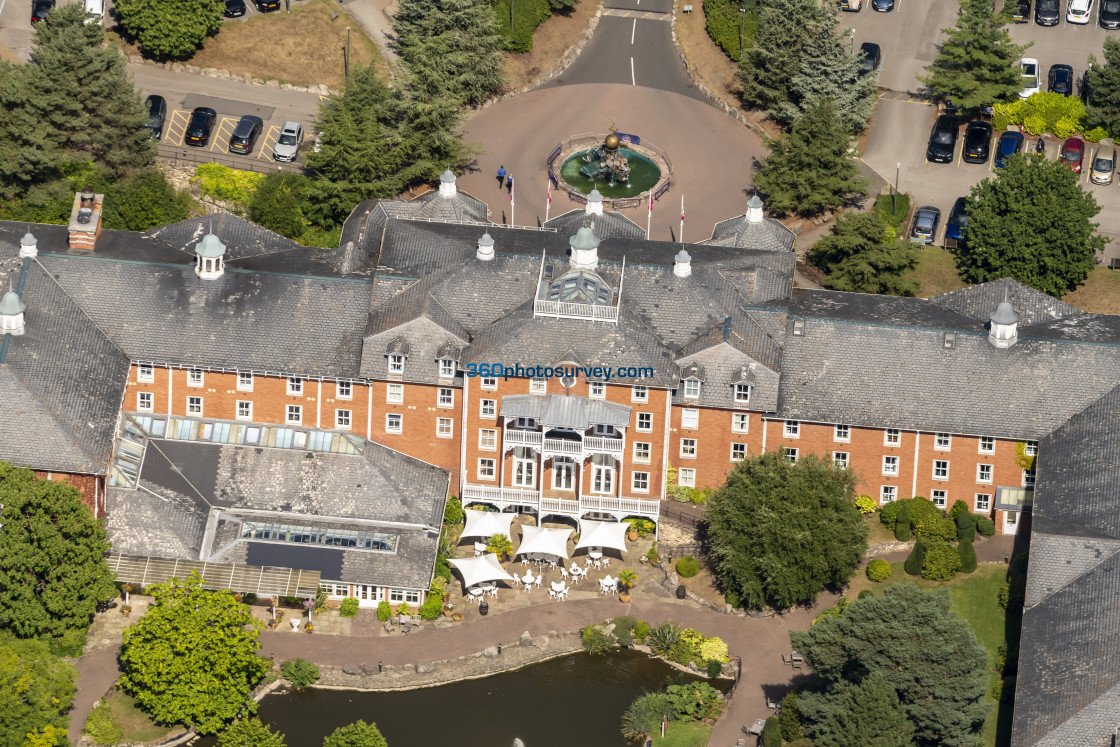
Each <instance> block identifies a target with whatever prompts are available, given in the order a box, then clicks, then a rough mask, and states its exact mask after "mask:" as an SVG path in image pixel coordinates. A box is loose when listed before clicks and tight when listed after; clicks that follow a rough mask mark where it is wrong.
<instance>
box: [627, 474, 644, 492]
mask: <svg viewBox="0 0 1120 747" xmlns="http://www.w3.org/2000/svg"><path fill="white" fill-rule="evenodd" d="M630 489H631V490H632V491H634V492H635V493H648V492H649V473H648V472H631V473H630Z"/></svg>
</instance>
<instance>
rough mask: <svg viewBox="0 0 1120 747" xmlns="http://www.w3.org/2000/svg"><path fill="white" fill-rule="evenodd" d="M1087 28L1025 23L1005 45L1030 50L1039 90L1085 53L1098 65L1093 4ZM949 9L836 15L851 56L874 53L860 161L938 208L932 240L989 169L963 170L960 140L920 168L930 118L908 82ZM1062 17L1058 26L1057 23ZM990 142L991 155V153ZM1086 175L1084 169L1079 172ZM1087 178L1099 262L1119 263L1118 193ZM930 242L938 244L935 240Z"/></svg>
mask: <svg viewBox="0 0 1120 747" xmlns="http://www.w3.org/2000/svg"><path fill="white" fill-rule="evenodd" d="M1094 6H1095V7H1094V12H1093V13H1094V14H1093V19H1092V22H1091V23H1089V24H1087V25H1084V26H1079V25H1076V24H1070V23H1067V22H1065V21H1064V20H1063V21H1061V22H1059V24H1058V25H1057V26H1052V27H1042V26H1038V25H1037V24H1035V23H1034V22H1033V20H1032V21H1031V22H1030V23H1025V24H1013V25H1012V26H1010V27H1009V28H1010V33H1011V36H1012V38H1013V39H1014V40H1015V42H1016V43H1018V44H1026V43H1028V42H1031V43H1033V44H1032V46H1031V47H1030V48H1029V49H1028V50H1027V51H1026V52H1024V53H1023V54H1024V56H1025V57H1033V58H1035V59H1037V60H1038V61H1039V66H1040V68H1041V75H1042V81H1043V89H1044V90H1045V81H1046V72H1047V71H1048V70H1049V69H1050V66H1051V65H1054V64H1067V65H1072V66H1073V68H1074V73H1075V75H1076V76H1078V77H1080V76H1081V74H1082V73H1084V71H1085V69H1086V67H1087V63H1088V58H1089V55H1090V54H1093V55H1095V56H1096V57H1097V59H1098V60H1101V59H1102V58H1103V47H1104V39H1105V37H1106V36H1107V35H1108V34H1114V35H1117V36H1118V38H1120V31H1105V30H1104V29H1102V28H1100V26H1099V25H1098V24H1097V19H1096V13H1097V12H1099V7H1100V2H1099V0H1098V2H1096V3H1094ZM957 7H958V6H957V3H955V2H951V1H949V2H946V0H898V2H897V3H896V7H895V10H893V11H891V12H889V13H877V12H875V11H873V10H871V8H870V7H865V8H864V10H862V11H861V12H859V13H842V14H841V20H842V21H844V22H846V23H847V24H848V25H849V26H850V27H851V28H852V29H853V30H854V31H855V34H854V36H853V39H852V43H853V45H854V47H855V48H857V49H858V47H859V45H860V44H862V43H863V42H874V43H876V44H879V45H880V47H881V48H882V54H883V62H882V72H881V75H880V79H879V101H878V103H877V105H876V108H875V115H874V117H873V119H872V122H871V131H870V134H869V136H868V140H867V147H866V150H865V152H864V155H863V160H864V161H865V162H866V163H867V164H868V165H869V166H870V167H871V168H873V169H874V170H875V171H876V172H877V173H878V174H879V175H880V176H882V177H883V178H884V179H885V180H887V181H888V182H891V183H893V182H894V181H895V174H896V171H897V173H898V183H899V187H900V189H902V190H903V191H905V192H909V193H910V194H911V195H912V196H913V198H914V199H913V204H914V205H934V206H936V207H938V208H940V209H941V212H942V216H943V221H942V226H941V229H940V234H941V235H942V236H943V234H944V217H945V216H947V215H948V213H949V210H951V209H952V206H953V202H954V201H955V200H956V199H957V198H958V197H960V196H962V195H966V194H968V191H969V190H970V189H971V188H972V186H973V185H975V184H976V183H978V182H979V181H980V180H981V179H984V178H986V177H989V176H991V175H992V170H993V164H992V160H991V159H989V162H988V164H986V165H985V164H970V163H964V162H963V161H962V159H961V149H962V148H963V130H964V124H965V123H964V122H962V123H961V132H962V136H961V138H959V139H958V142H957V151H956V155H955V158H954V160H953V162H952V163H950V164H936V163H928V162H927V161H926V158H925V153H926V144H927V140H928V138H929V133H930V129H931V128H932V126H933V121H934V119H935V117H936V114H937V112H936V111H935V109H934V108H933V107H932V106H931V105H930V104H929V103H928V102H927V101H926V100H925V96H924V90H923V88H924V87H923V86H922V85H921V84H920V83H919V82H918V80H917V78H916V77H915V76H916V75H917V74H919V73H921V72H923V71H924V69H925V67H926V66H927V65H929V64H930V63H931V62H932V61H933V59H934V57H935V56H936V54H937V45H938V44H939V43H940V41H941V39H943V38H944V35H943V34H942V33H941V31H940V30H941V29H943V28H948V27H950V26H952V25H953V24H954V23H955V22H956V17H957ZM1064 16H1065V14H1064V12H1063V19H1064ZM998 137H999V133H998V132H996V133H994V135H993V144H992V149H993V151H994V149H995V142H994V138H998ZM1035 140H1036V138H1032V137H1030V136H1028V137H1027V143H1026V148H1025V150H1027V151H1030V150H1031V149H1032V148H1033V146H1034V141H1035ZM1059 145H1060V142H1059V141H1057V140H1054V139H1052V138H1051V139H1049V140H1048V149H1047V154H1048V157H1049V158H1051V159H1053V158H1056V157H1057V152H1058V147H1059ZM1093 152H1095V146H1093V145H1092V144H1089V146H1088V147H1087V149H1086V153H1085V157H1086V163H1089V162H1090V159H1091V157H1092V154H1093ZM1087 171H1088V169H1087V168H1086V169H1085V172H1087ZM1087 178H1088V175H1087V173H1083V174H1082V175H1081V179H1082V181H1083V183H1085V184H1086V187H1087V188H1088V189H1090V190H1091V191H1092V192H1093V193H1094V194H1095V195H1096V198H1097V202H1098V203H1099V204H1100V205H1101V208H1102V210H1101V212H1100V214H1098V215H1097V217H1096V221H1097V222H1099V223H1100V224H1101V225H1100V229H1099V230H1100V232H1101V233H1103V234H1106V235H1109V236H1112V237H1113V238H1114V239H1115V241H1113V243H1112V244H1110V245H1109V246H1108V248H1107V249H1106V251H1105V257H1106V258H1109V259H1111V258H1112V257H1120V187H1118V186H1117V185H1116V184H1113V185H1109V186H1096V185H1091V184H1088V182H1087ZM937 243H941V241H940V237H939V241H938V242H937Z"/></svg>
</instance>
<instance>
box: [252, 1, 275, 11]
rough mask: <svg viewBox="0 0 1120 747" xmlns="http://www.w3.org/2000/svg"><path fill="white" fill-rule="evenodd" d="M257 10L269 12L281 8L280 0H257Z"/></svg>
mask: <svg viewBox="0 0 1120 747" xmlns="http://www.w3.org/2000/svg"><path fill="white" fill-rule="evenodd" d="M256 2H257V10H259V11H260V12H261V13H267V12H269V11H270V10H280V0H256Z"/></svg>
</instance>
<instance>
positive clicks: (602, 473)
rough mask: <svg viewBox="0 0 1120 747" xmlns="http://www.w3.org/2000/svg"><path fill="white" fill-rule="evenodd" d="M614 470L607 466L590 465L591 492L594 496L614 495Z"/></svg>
mask: <svg viewBox="0 0 1120 747" xmlns="http://www.w3.org/2000/svg"><path fill="white" fill-rule="evenodd" d="M614 473H615V469H614V467H612V466H611V465H609V464H592V465H591V492H592V493H595V494H596V495H614V480H615V474H614Z"/></svg>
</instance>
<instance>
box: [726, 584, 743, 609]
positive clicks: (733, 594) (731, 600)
mask: <svg viewBox="0 0 1120 747" xmlns="http://www.w3.org/2000/svg"><path fill="white" fill-rule="evenodd" d="M723 601H725V602H727V603H728V604H730V605H731V609H734V610H737V609H739V607H741V606H742V602H743V598H742V597H741V596H739V592H738V591H736V590H735V589H728V590H727V592H726V593H725V594H724V595H723Z"/></svg>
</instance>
